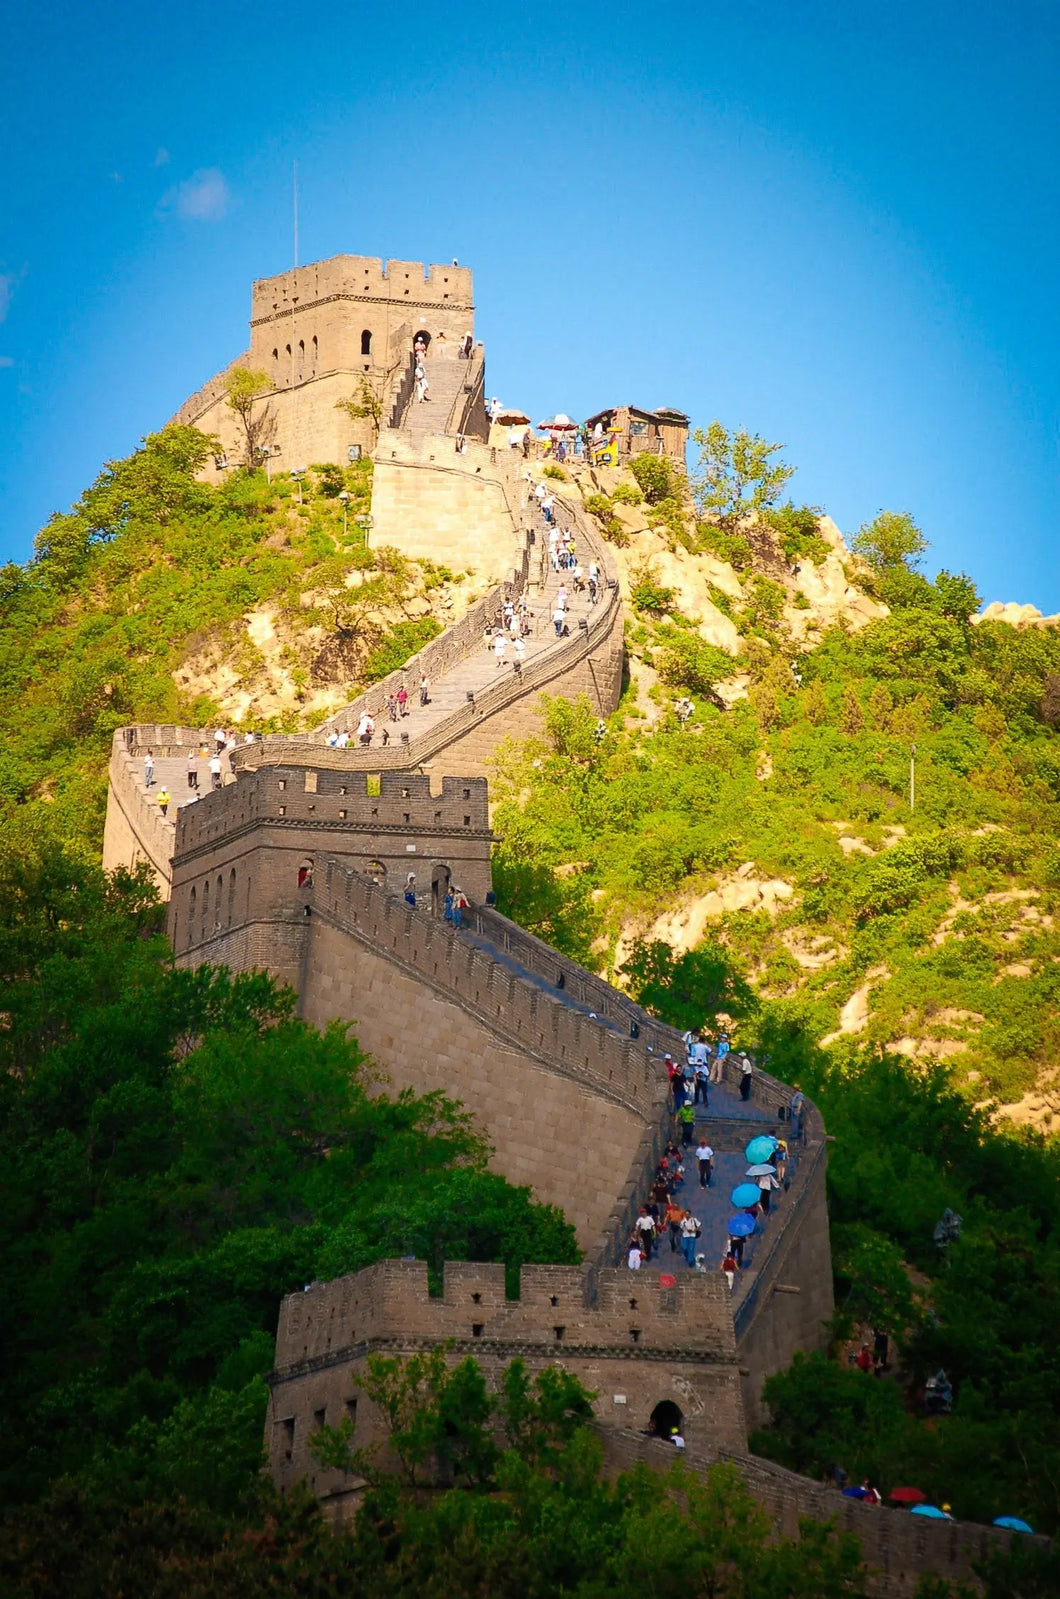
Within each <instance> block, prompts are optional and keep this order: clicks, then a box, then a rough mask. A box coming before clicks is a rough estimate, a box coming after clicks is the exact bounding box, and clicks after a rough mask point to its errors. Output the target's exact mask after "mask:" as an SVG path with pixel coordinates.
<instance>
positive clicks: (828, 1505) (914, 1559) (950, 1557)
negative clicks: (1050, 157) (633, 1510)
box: [599, 1428, 1048, 1599]
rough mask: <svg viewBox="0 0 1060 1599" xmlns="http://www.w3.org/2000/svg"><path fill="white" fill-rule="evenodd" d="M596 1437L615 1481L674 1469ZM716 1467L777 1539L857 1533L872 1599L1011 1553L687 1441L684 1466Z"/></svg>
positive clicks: (654, 1455) (661, 1448)
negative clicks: (642, 1468)
mask: <svg viewBox="0 0 1060 1599" xmlns="http://www.w3.org/2000/svg"><path fill="white" fill-rule="evenodd" d="M599 1436H600V1438H601V1440H602V1442H603V1445H604V1451H605V1468H606V1469H607V1470H608V1471H609V1472H611V1473H613V1474H617V1473H618V1472H619V1471H628V1470H630V1469H631V1468H632V1467H633V1466H635V1465H637V1464H638V1463H639V1462H644V1463H645V1464H646V1465H649V1466H652V1467H653V1468H657V1469H659V1470H666V1469H668V1468H669V1467H670V1466H671V1465H672V1464H673V1459H674V1451H673V1450H672V1449H671V1448H670V1447H669V1446H668V1445H665V1444H661V1443H657V1442H655V1441H654V1440H652V1439H650V1438H644V1437H638V1436H637V1434H636V1433H633V1432H621V1433H620V1432H617V1431H614V1430H605V1429H603V1428H601V1429H600V1431H599ZM719 1460H727V1461H731V1462H732V1463H733V1464H735V1465H736V1466H737V1467H738V1469H739V1472H740V1475H741V1476H742V1478H743V1480H744V1482H745V1484H746V1485H747V1488H748V1489H749V1491H750V1492H751V1494H753V1496H754V1498H755V1499H756V1500H757V1501H758V1503H759V1504H760V1505H761V1506H762V1508H763V1509H764V1510H765V1511H766V1512H767V1513H768V1515H769V1518H770V1521H771V1523H772V1526H773V1530H774V1533H775V1534H777V1535H778V1536H781V1537H785V1538H794V1537H797V1536H798V1532H799V1520H800V1518H808V1519H809V1520H812V1521H834V1522H835V1523H836V1525H837V1527H838V1528H839V1530H840V1531H841V1532H852V1533H854V1534H855V1536H856V1537H857V1538H858V1539H859V1540H860V1542H861V1547H862V1552H863V1555H864V1558H865V1560H866V1562H867V1564H868V1566H869V1567H870V1570H871V1571H872V1581H871V1584H870V1592H871V1593H872V1594H873V1595H874V1596H875V1599H912V1596H913V1594H914V1593H915V1590H916V1587H917V1583H918V1582H919V1580H920V1577H921V1575H922V1574H923V1573H924V1572H934V1573H935V1574H936V1575H937V1576H939V1577H943V1578H946V1579H948V1580H950V1581H959V1580H962V1579H963V1580H964V1581H965V1582H967V1581H968V1580H969V1579H970V1578H971V1576H972V1561H973V1560H978V1559H981V1558H982V1557H983V1555H985V1554H986V1553H987V1552H988V1551H989V1550H990V1549H996V1548H1008V1547H1009V1546H1010V1545H1011V1542H1012V1538H1013V1534H1012V1533H1009V1532H1005V1531H1004V1530H1003V1529H1001V1528H998V1527H984V1526H980V1525H979V1524H978V1523H976V1522H970V1521H933V1520H931V1519H929V1518H928V1517H925V1516H913V1515H910V1514H909V1512H908V1511H905V1510H891V1509H887V1508H885V1507H883V1506H873V1505H864V1504H862V1503H861V1502H860V1501H859V1500H857V1499H845V1498H844V1497H843V1496H842V1494H840V1493H839V1492H838V1491H837V1490H836V1489H835V1488H831V1487H827V1486H826V1485H825V1484H823V1483H819V1482H814V1481H812V1480H811V1479H810V1478H809V1477H800V1476H799V1475H798V1474H797V1473H796V1472H793V1471H786V1470H785V1469H784V1468H783V1466H776V1465H774V1464H773V1463H772V1462H771V1461H768V1460H762V1459H759V1458H758V1456H756V1455H748V1454H741V1453H738V1452H732V1451H728V1450H726V1449H725V1448H724V1447H721V1448H717V1447H711V1446H708V1447H704V1446H703V1445H702V1443H700V1442H698V1441H690V1443H689V1447H688V1448H687V1449H686V1451H685V1456H684V1463H685V1466H686V1467H687V1468H688V1469H689V1470H692V1471H700V1472H702V1471H706V1470H708V1469H709V1467H710V1466H711V1465H713V1464H715V1463H716V1462H717V1461H719ZM1034 1542H1035V1543H1037V1544H1039V1545H1041V1546H1043V1547H1044V1546H1046V1545H1047V1542H1048V1540H1046V1539H1044V1538H1039V1539H1035V1540H1034Z"/></svg>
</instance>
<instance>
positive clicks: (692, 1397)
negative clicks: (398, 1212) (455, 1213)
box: [265, 1260, 747, 1515]
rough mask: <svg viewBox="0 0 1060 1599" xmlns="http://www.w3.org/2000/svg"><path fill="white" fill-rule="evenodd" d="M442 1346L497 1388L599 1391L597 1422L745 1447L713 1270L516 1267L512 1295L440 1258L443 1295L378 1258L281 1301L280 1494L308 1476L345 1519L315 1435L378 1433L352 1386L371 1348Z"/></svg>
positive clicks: (277, 1382) (419, 1272)
mask: <svg viewBox="0 0 1060 1599" xmlns="http://www.w3.org/2000/svg"><path fill="white" fill-rule="evenodd" d="M439 1344H441V1345H443V1346H444V1347H445V1348H446V1349H447V1350H448V1354H449V1358H450V1359H451V1360H452V1361H453V1362H454V1363H455V1362H457V1361H459V1360H463V1359H464V1358H465V1357H466V1356H468V1355H471V1356H473V1357H474V1358H475V1359H476V1360H477V1361H478V1363H479V1365H480V1366H481V1367H482V1369H483V1371H484V1373H485V1375H486V1378H487V1381H488V1382H489V1383H490V1384H491V1385H496V1384H497V1383H498V1381H499V1378H500V1375H501V1373H502V1372H503V1370H504V1369H505V1367H506V1366H507V1365H509V1364H510V1362H511V1361H513V1360H515V1359H521V1360H523V1361H525V1363H526V1365H527V1368H528V1369H529V1371H530V1372H531V1373H534V1372H538V1371H540V1370H541V1369H542V1367H544V1366H548V1365H560V1366H562V1367H564V1368H565V1370H567V1371H569V1372H571V1373H573V1375H574V1376H576V1377H577V1378H579V1380H580V1381H581V1382H582V1383H583V1384H584V1385H585V1387H586V1388H588V1389H589V1391H590V1392H591V1393H593V1394H594V1395H595V1399H594V1410H595V1413H596V1417H597V1419H598V1420H599V1421H600V1422H602V1423H604V1424H605V1425H607V1426H612V1427H615V1426H617V1427H622V1428H634V1429H636V1430H637V1431H647V1430H651V1431H653V1432H654V1433H656V1435H658V1436H664V1437H667V1436H669V1434H670V1432H671V1430H672V1429H673V1428H674V1427H679V1428H680V1429H681V1430H682V1432H683V1433H684V1435H685V1436H686V1438H687V1440H688V1442H689V1444H690V1445H697V1444H698V1445H700V1446H702V1447H706V1448H715V1449H728V1450H734V1451H743V1450H744V1449H746V1447H747V1433H746V1425H745V1421H744V1412H743V1403H742V1399H741V1393H740V1374H739V1369H738V1365H737V1356H736V1343H735V1339H734V1335H733V1321H732V1307H731V1304H730V1296H729V1290H728V1288H727V1287H726V1286H725V1280H724V1278H723V1277H722V1275H721V1273H720V1272H714V1273H710V1274H706V1275H701V1274H699V1273H692V1274H690V1275H688V1276H687V1277H678V1278H676V1279H674V1278H672V1277H671V1278H669V1279H667V1278H665V1277H661V1278H652V1277H645V1278H643V1279H640V1278H638V1277H637V1274H636V1273H634V1272H628V1271H625V1270H624V1269H616V1268H605V1269H604V1270H602V1271H600V1272H598V1273H597V1272H593V1271H592V1269H591V1268H590V1267H588V1266H523V1268H522V1271H521V1274H520V1293H519V1298H518V1299H507V1298H506V1297H505V1282H504V1267H503V1266H500V1265H479V1264H475V1263H466V1264H465V1263H460V1264H454V1263H452V1262H450V1263H448V1264H447V1265H446V1266H445V1268H444V1291H443V1293H442V1295H441V1296H440V1297H438V1298H435V1297H433V1296H432V1295H431V1294H430V1293H429V1292H428V1282H427V1266H426V1263H425V1262H424V1261H422V1260H385V1261H380V1262H379V1263H378V1264H377V1265H375V1266H369V1267H367V1268H366V1269H365V1270H364V1271H360V1272H357V1273H355V1274H354V1275H352V1276H349V1277H339V1278H336V1279H334V1280H333V1281H332V1282H328V1283H314V1284H311V1285H310V1286H309V1287H308V1288H306V1289H305V1291H304V1292H302V1293H294V1294H288V1296H287V1297H286V1299H284V1301H283V1304H282V1306H281V1308H280V1323H279V1328H278V1330H277V1334H276V1369H275V1371H274V1372H273V1374H272V1376H271V1377H270V1379H269V1382H270V1386H271V1390H272V1397H271V1401H270V1405H269V1416H268V1420H267V1422H266V1435H265V1444H266V1449H267V1451H268V1455H269V1465H270V1469H271V1471H272V1475H273V1479H274V1481H275V1482H276V1484H277V1486H278V1487H280V1488H281V1489H286V1488H288V1487H290V1485H291V1484H292V1483H294V1482H296V1481H298V1480H299V1479H300V1478H303V1477H307V1478H308V1479H309V1483H310V1486H311V1487H312V1488H313V1489H314V1490H315V1491H316V1493H317V1494H318V1496H319V1497H320V1498H321V1499H323V1500H325V1502H327V1503H328V1506H329V1509H330V1510H331V1511H332V1512H333V1513H334V1512H337V1513H338V1514H340V1515H341V1514H342V1512H343V1509H344V1508H345V1505H344V1503H343V1501H347V1500H348V1499H349V1498H350V1486H351V1485H350V1482H349V1480H348V1479H345V1478H344V1477H343V1475H342V1474H341V1473H340V1472H338V1471H333V1470H326V1469H323V1468H320V1467H318V1466H317V1465H316V1463H315V1462H314V1460H313V1456H312V1452H311V1450H310V1447H309V1445H310V1441H311V1439H312V1437H313V1434H314V1432H316V1431H317V1430H318V1429H319V1428H320V1427H322V1426H325V1425H326V1426H332V1427H334V1426H337V1425H338V1424H339V1423H340V1422H341V1421H343V1420H344V1419H346V1418H348V1419H349V1420H350V1421H351V1422H352V1423H353V1428H354V1431H353V1443H354V1445H355V1446H356V1447H357V1448H363V1447H364V1446H365V1445H371V1444H375V1443H379V1442H380V1441H381V1440H382V1438H383V1437H384V1427H383V1418H382V1416H381V1415H380V1414H379V1413H377V1412H376V1411H375V1409H374V1408H373V1406H372V1405H371V1404H370V1403H369V1402H368V1400H367V1399H366V1398H365V1397H364V1395H363V1393H361V1392H360V1390H359V1389H358V1386H357V1382H356V1379H357V1378H358V1377H359V1376H361V1374H362V1373H363V1371H364V1369H365V1362H366V1360H367V1357H368V1356H369V1355H371V1354H373V1353H380V1354H386V1355H395V1354H398V1355H410V1354H413V1353H414V1352H415V1351H417V1350H421V1349H431V1348H436V1347H437V1346H438V1345H439Z"/></svg>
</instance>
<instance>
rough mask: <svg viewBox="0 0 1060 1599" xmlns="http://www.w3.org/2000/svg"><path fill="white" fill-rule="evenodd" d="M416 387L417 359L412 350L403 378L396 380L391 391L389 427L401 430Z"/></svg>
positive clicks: (387, 422)
mask: <svg viewBox="0 0 1060 1599" xmlns="http://www.w3.org/2000/svg"><path fill="white" fill-rule="evenodd" d="M415 387H416V357H415V356H414V355H413V353H412V351H411V350H410V351H409V356H408V360H407V362H406V363H405V366H404V368H403V370H402V372H401V376H400V377H398V378H396V379H395V381H394V383H393V385H392V387H391V390H390V411H389V414H388V416H387V421H386V426H387V427H392V428H399V427H400V426H401V423H402V421H403V420H404V416H405V412H406V411H407V410H408V408H409V401H410V400H411V399H412V391H413V389H414V388H415Z"/></svg>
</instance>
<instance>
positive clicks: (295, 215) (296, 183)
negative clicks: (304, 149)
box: [294, 161, 298, 272]
mask: <svg viewBox="0 0 1060 1599" xmlns="http://www.w3.org/2000/svg"><path fill="white" fill-rule="evenodd" d="M294 269H295V271H296V272H297V271H298V162H297V161H296V162H295V163H294Z"/></svg>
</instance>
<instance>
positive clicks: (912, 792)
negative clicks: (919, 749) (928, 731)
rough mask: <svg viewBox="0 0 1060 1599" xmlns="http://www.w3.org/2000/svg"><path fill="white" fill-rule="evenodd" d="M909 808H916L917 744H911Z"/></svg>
mask: <svg viewBox="0 0 1060 1599" xmlns="http://www.w3.org/2000/svg"><path fill="white" fill-rule="evenodd" d="M909 809H910V810H911V811H912V810H915V809H916V745H915V744H910V746H909Z"/></svg>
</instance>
